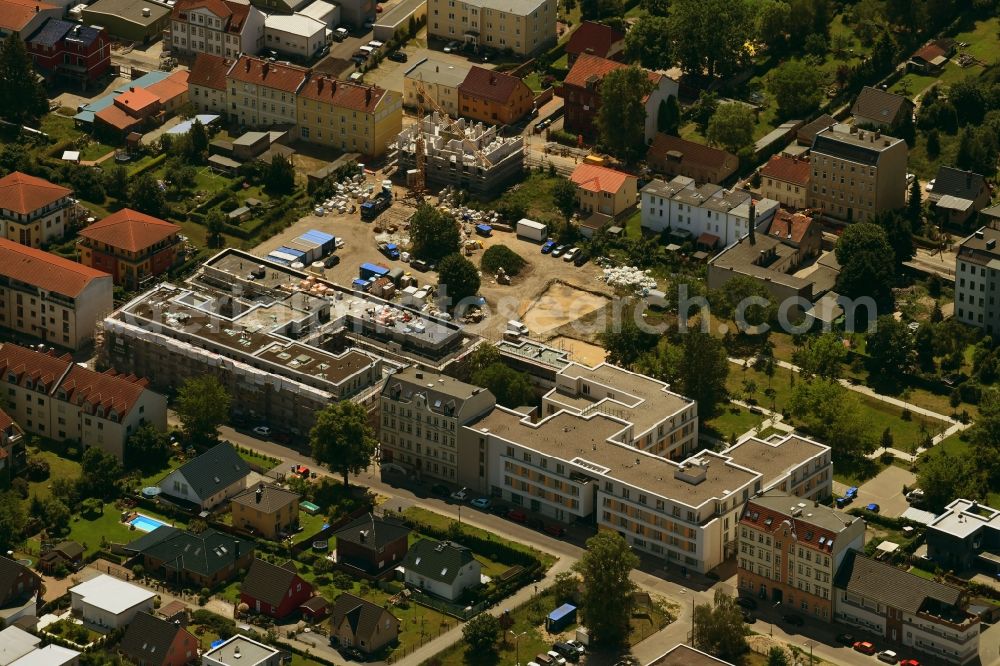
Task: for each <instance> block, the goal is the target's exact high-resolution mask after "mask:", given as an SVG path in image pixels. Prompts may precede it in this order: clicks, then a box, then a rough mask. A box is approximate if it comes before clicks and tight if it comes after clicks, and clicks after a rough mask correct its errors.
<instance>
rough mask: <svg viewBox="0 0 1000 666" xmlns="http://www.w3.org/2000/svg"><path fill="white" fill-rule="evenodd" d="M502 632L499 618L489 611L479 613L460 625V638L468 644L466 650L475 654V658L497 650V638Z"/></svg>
mask: <svg viewBox="0 0 1000 666" xmlns="http://www.w3.org/2000/svg"><path fill="white" fill-rule="evenodd" d="M502 633H503V629H502V628H501V627H500V620H498V619H497V618H496V616H495V615H490V614H489V613H480V614H479V615H477V616H475V617H474V618H472V619H471V620H469V621H468V622H466V623H465V626H464V627H462V638H463V639H464V640H465V643H466V645H467V646H468V648H467V649H468V652H469V654H474V655H476V657H477V659H478V658H480V657H481V656H482V655H484V654H494V653H495V652H496V651H497V640H498V639H499V638H500V635H501V634H502Z"/></svg>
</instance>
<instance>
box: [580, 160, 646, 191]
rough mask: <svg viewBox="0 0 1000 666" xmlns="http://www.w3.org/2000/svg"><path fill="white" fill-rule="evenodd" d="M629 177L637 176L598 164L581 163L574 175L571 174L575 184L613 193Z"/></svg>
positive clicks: (591, 189) (587, 188) (588, 188)
mask: <svg viewBox="0 0 1000 666" xmlns="http://www.w3.org/2000/svg"><path fill="white" fill-rule="evenodd" d="M629 178H635V176H632V175H629V174H627V173H623V172H621V171H615V170H614V169H608V168H606V167H602V166H598V165H596V164H581V165H579V166H578V167H576V169H574V170H573V175H572V176H570V180H572V181H573V183H574V184H576V185H577V186H578V187H581V188H583V189H585V190H589V191H591V192H611V193H615V192H618V191H619V190H621V189H622V186H623V185H624V184H625V181H626V180H628V179H629Z"/></svg>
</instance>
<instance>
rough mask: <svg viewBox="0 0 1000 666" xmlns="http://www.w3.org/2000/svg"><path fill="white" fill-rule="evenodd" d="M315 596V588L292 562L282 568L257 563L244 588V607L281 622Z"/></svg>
mask: <svg viewBox="0 0 1000 666" xmlns="http://www.w3.org/2000/svg"><path fill="white" fill-rule="evenodd" d="M312 596H313V586H312V585H310V584H309V583H308V582H307V581H306V580H304V579H303V578H302V577H301V576H299V571H298V569H297V568H296V566H295V563H294V562H292V561H291V560H289V561H288V562H285V563H284V564H282V565H281V566H278V565H276V564H271V563H270V562H267V561H265V560H261V559H255V560H254V561H253V562H252V563H251V564H250V569H249V570H248V571H247V575H246V578H244V579H243V585H242V586H241V587H240V603H244V604H246V605H247V606H249V607H250V611H251V612H252V613H261V614H263V615H267V616H270V617H273V618H275V619H279V620H280V619H281V618H284V617H287V616H288V615H290V614H291V613H292V612H293V611H295V610H297V609H298V608H299V607H300V606H302V604H303V603H305V602H306V601H308V600H309V599H311V598H312Z"/></svg>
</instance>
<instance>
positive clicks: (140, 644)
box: [119, 613, 185, 666]
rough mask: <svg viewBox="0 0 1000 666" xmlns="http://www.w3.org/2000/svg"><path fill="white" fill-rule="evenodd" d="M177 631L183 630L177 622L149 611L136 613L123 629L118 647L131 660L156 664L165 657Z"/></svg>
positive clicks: (149, 664) (160, 662)
mask: <svg viewBox="0 0 1000 666" xmlns="http://www.w3.org/2000/svg"><path fill="white" fill-rule="evenodd" d="M179 631H185V629H184V628H183V627H181V626H180V625H179V624H174V623H173V622H168V621H167V620H164V619H162V618H158V617H154V616H152V615H150V614H149V613H136V615H135V617H134V618H133V619H132V622H130V623H129V625H128V629H126V630H125V636H124V637H123V638H122V642H121V645H120V646H119V648H120V649H121V651H122V652H124V653H125V655H126V656H128V657H129V658H131V659H132V660H133V661H136V662H138V663H142V664H147V666H158V665H159V664H162V663H163V661H164V659H166V657H167V651H168V650H169V649H170V646H171V645H173V642H174V637H176V636H177V632H179Z"/></svg>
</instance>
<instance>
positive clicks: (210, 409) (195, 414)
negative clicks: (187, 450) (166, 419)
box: [174, 375, 232, 446]
mask: <svg viewBox="0 0 1000 666" xmlns="http://www.w3.org/2000/svg"><path fill="white" fill-rule="evenodd" d="M231 400H232V399H231V398H230V396H229V392H228V391H226V388H225V387H224V386H223V385H222V384H221V383H220V382H219V380H218V379H216V377H215V376H214V375H198V376H194V377H189V378H188V379H186V380H184V383H183V384H182V385H181V388H180V390H179V391H178V392H177V399H176V400H175V401H174V410H175V411H176V412H177V416H178V417H179V418H180V420H181V425H182V426H183V429H184V434H185V435H186V436H187V438H188V440H189V441H190V442H191V443H192V444H195V445H199V446H205V445H209V444H213V443H214V442H216V441H217V440H218V439H219V426H221V425H222V424H223V423H225V422H226V419H228V418H229V405H230V402H231Z"/></svg>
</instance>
